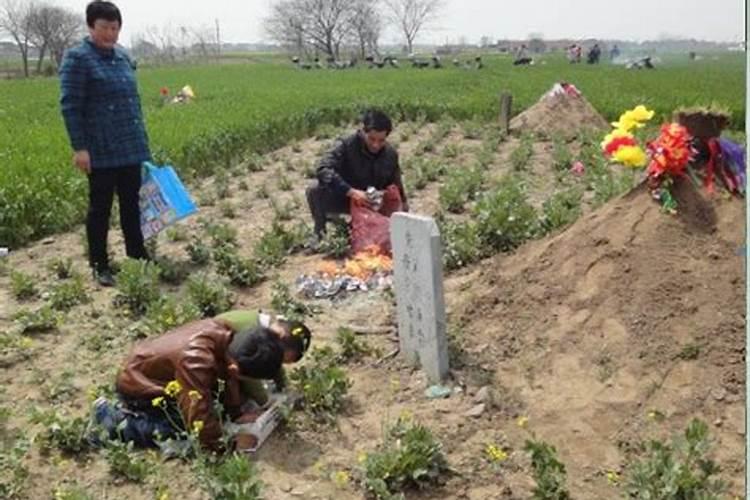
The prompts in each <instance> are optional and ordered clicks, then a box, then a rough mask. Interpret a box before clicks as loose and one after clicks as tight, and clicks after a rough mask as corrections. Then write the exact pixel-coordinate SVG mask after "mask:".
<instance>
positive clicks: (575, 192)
mask: <svg viewBox="0 0 750 500" xmlns="http://www.w3.org/2000/svg"><path fill="white" fill-rule="evenodd" d="M582 195H583V193H581V191H580V190H579V189H577V188H570V189H567V190H565V191H558V192H557V193H555V194H554V195H552V196H551V197H550V198H549V199H547V200H546V201H545V202H544V204H543V205H542V217H541V221H540V225H541V228H542V229H543V230H544V231H553V230H555V229H557V228H559V227H563V226H567V225H568V224H571V223H573V222H575V221H576V220H577V219H578V217H580V216H581V196H582Z"/></svg>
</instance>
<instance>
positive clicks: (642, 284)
mask: <svg viewBox="0 0 750 500" xmlns="http://www.w3.org/2000/svg"><path fill="white" fill-rule="evenodd" d="M675 197H676V198H677V200H678V203H680V207H679V208H678V211H679V213H678V214H677V215H676V216H670V215H667V214H665V213H663V212H662V211H661V210H660V208H659V206H658V205H657V204H656V203H655V202H653V201H652V200H651V199H650V198H649V195H648V192H647V191H646V189H645V188H644V187H643V186H640V187H638V188H636V189H635V190H634V191H632V192H630V193H629V194H627V195H625V196H623V197H621V198H619V199H617V200H615V201H614V202H612V203H610V204H608V205H607V206H605V207H604V208H602V209H601V210H599V211H596V212H594V213H591V214H589V215H587V216H585V217H584V218H582V219H581V220H579V221H578V222H577V223H576V224H575V225H573V226H572V227H570V228H569V229H568V230H566V231H564V232H562V233H560V234H558V235H556V236H554V237H552V238H549V239H546V240H543V241H537V242H534V243H532V244H529V245H527V246H525V247H523V248H522V249H521V250H519V251H518V252H517V253H516V254H515V255H512V256H510V257H502V256H501V257H498V258H497V259H496V260H495V261H494V262H492V261H490V262H486V263H484V264H483V265H481V266H480V268H479V269H477V270H474V271H472V272H471V273H470V274H469V275H467V276H465V277H464V280H462V285H460V286H461V287H462V288H458V287H459V285H458V284H456V285H454V287H452V288H457V289H455V290H451V289H450V288H451V287H449V288H448V291H447V293H446V296H447V297H449V298H453V301H450V300H449V302H448V304H449V307H450V308H451V309H452V310H453V314H454V315H455V316H454V317H457V318H458V320H459V321H460V322H461V323H462V326H463V328H462V331H463V332H464V333H465V334H466V339H470V342H471V344H473V345H475V346H476V345H481V346H482V347H483V349H482V350H481V351H482V357H483V358H484V360H485V361H486V362H492V363H493V364H494V365H495V366H496V368H497V371H496V383H497V384H499V385H501V386H502V387H504V391H505V393H506V394H508V395H513V396H514V397H516V398H517V399H519V401H518V404H519V405H520V407H521V408H522V409H521V410H520V413H521V414H524V415H528V416H529V418H530V426H531V427H532V428H533V430H534V431H535V432H537V434H538V435H540V436H541V437H542V438H544V439H545V440H548V441H549V442H551V443H552V444H554V445H555V446H557V448H558V450H559V451H560V455H561V457H562V459H563V461H564V462H566V466H568V470H569V486H570V489H571V492H575V494H576V497H577V498H603V497H606V496H607V495H606V491H608V488H611V486H609V485H608V484H607V481H606V480H604V479H603V477H604V472H603V471H608V470H613V471H620V472H623V471H624V470H625V468H626V465H627V464H629V463H630V462H631V461H632V459H633V453H634V450H636V449H638V445H639V443H640V442H641V441H642V440H645V439H647V438H650V437H659V438H660V439H661V438H666V437H668V436H670V435H671V434H674V433H678V432H681V431H682V430H683V429H684V428H685V426H686V424H687V422H688V421H689V420H690V419H691V418H693V417H698V418H701V419H703V420H704V421H706V422H707V423H709V425H711V435H712V436H713V437H714V438H715V440H716V443H715V446H714V448H713V450H714V453H715V458H716V459H717V460H718V461H719V463H720V465H721V466H722V467H723V471H724V472H723V478H724V479H725V480H727V481H729V482H730V483H732V481H734V483H733V484H732V491H737V492H738V493H736V494H738V495H739V494H740V493H739V491H741V487H742V482H741V481H739V480H738V478H741V477H742V471H743V470H744V468H743V467H744V465H743V464H744V380H745V374H744V330H745V318H744V312H745V310H744V304H745V302H744V293H745V280H744V269H743V260H742V256H743V255H744V250H743V248H744V247H742V245H743V242H744V231H743V227H744V203H743V202H742V201H738V200H736V199H732V200H719V199H717V200H707V199H705V197H704V195H703V193H702V192H699V191H697V189H696V188H694V187H693V186H692V184H690V183H689V182H687V181H686V182H682V183H678V185H677V186H676V189H675ZM459 289H460V290H462V293H463V295H462V296H459V294H458V293H457V292H458V290H459ZM451 292H456V293H451ZM451 302H452V303H451ZM662 414H663V415H664V416H665V417H666V418H665V420H664V421H663V422H661V423H657V422H658V421H657V420H654V419H653V417H654V415H662ZM649 415H651V418H649ZM582 438H584V439H582ZM612 492H613V496H612V497H614V490H613V491H612Z"/></svg>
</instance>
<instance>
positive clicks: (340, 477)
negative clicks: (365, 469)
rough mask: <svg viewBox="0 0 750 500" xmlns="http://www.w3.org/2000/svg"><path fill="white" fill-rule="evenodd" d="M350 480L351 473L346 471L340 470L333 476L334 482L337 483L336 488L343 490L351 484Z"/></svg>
mask: <svg viewBox="0 0 750 500" xmlns="http://www.w3.org/2000/svg"><path fill="white" fill-rule="evenodd" d="M349 479H350V477H349V473H348V472H346V471H345V470H339V471H336V472H335V473H334V474H333V482H334V483H336V486H338V487H340V488H343V487H344V486H346V485H347V484H349Z"/></svg>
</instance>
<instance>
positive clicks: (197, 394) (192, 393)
mask: <svg viewBox="0 0 750 500" xmlns="http://www.w3.org/2000/svg"><path fill="white" fill-rule="evenodd" d="M188 397H189V398H190V400H191V401H200V400H201V399H203V396H201V393H200V392H198V391H196V390H195V389H193V390H191V391H190V392H188Z"/></svg>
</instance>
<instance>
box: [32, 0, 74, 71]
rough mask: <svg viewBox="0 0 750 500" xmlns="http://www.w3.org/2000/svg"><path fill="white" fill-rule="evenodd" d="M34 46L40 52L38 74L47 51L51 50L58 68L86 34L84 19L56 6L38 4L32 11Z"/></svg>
mask: <svg viewBox="0 0 750 500" xmlns="http://www.w3.org/2000/svg"><path fill="white" fill-rule="evenodd" d="M30 15H31V26H32V33H33V40H34V44H35V45H36V47H37V49H38V50H39V59H38V61H37V72H41V70H42V63H43V62H44V56H45V54H46V51H47V50H49V52H50V55H51V57H52V60H53V61H54V63H55V66H56V67H59V66H60V62H61V61H62V57H63V54H64V52H65V50H66V49H68V48H69V47H71V46H72V45H73V44H74V43H75V42H76V40H77V39H78V38H80V37H81V36H82V35H83V33H84V22H83V18H82V17H81V16H79V15H78V14H76V13H74V12H72V11H70V10H68V9H65V8H63V7H58V6H55V5H48V4H38V5H36V7H35V8H34V9H33V10H32V11H31V13H30Z"/></svg>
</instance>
